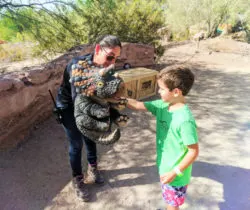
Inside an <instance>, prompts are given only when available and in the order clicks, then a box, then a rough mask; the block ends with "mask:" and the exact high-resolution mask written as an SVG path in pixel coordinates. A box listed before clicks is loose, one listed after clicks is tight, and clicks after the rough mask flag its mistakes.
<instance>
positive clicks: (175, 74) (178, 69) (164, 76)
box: [157, 65, 194, 96]
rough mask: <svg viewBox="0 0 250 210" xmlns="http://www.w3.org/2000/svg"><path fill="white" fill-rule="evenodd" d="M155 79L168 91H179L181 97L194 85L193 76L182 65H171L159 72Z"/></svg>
mask: <svg viewBox="0 0 250 210" xmlns="http://www.w3.org/2000/svg"><path fill="white" fill-rule="evenodd" d="M157 79H158V80H161V81H163V83H164V84H165V85H166V86H167V87H168V89H169V90H170V91H172V90H173V89H175V88H178V89H180V90H181V91H182V95H183V96H185V95H187V94H188V92H189V90H190V89H191V88H192V86H193V84H194V74H193V73H192V71H191V70H190V69H189V68H188V67H187V66H183V65H173V66H169V67H167V68H165V69H163V70H161V71H160V73H159V74H158V75H157Z"/></svg>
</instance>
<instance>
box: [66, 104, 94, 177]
mask: <svg viewBox="0 0 250 210" xmlns="http://www.w3.org/2000/svg"><path fill="white" fill-rule="evenodd" d="M62 122H63V127H64V130H65V132H66V135H67V137H68V140H69V159H70V165H71V168H72V174H73V176H77V175H81V174H82V147H83V142H84V143H85V149H86V153H87V160H88V163H89V164H96V162H97V155H96V143H95V142H93V141H91V140H90V139H88V138H87V137H86V136H83V135H82V133H81V132H80V131H79V130H78V128H77V126H76V123H75V117H74V110H73V108H72V107H69V108H66V109H64V110H62Z"/></svg>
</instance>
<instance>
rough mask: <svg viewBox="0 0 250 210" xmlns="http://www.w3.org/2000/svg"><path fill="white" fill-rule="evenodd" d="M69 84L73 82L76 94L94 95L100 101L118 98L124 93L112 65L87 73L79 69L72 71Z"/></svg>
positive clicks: (120, 80) (121, 83)
mask: <svg viewBox="0 0 250 210" xmlns="http://www.w3.org/2000/svg"><path fill="white" fill-rule="evenodd" d="M71 82H74V85H75V86H76V90H77V92H78V93H83V94H85V95H87V96H92V95H94V96H97V97H99V98H102V99H106V98H113V99H116V98H120V97H121V96H123V94H124V91H125V84H124V81H123V80H122V78H120V77H119V75H118V74H117V73H115V72H114V65H110V66H109V67H107V68H103V69H94V70H93V69H92V70H88V71H86V69H84V70H82V69H80V68H76V69H73V70H72V76H71Z"/></svg>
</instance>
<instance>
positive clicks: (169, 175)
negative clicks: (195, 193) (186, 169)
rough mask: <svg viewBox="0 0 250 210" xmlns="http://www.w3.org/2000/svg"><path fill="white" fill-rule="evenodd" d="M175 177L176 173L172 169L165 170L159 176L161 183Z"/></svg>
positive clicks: (170, 180) (165, 182)
mask: <svg viewBox="0 0 250 210" xmlns="http://www.w3.org/2000/svg"><path fill="white" fill-rule="evenodd" d="M175 177H176V173H175V172H174V171H170V172H167V173H165V174H163V175H161V176H160V180H161V183H163V184H168V183H170V182H172V181H173V180H174V179H175Z"/></svg>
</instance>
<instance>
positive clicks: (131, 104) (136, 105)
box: [127, 98, 147, 111]
mask: <svg viewBox="0 0 250 210" xmlns="http://www.w3.org/2000/svg"><path fill="white" fill-rule="evenodd" d="M127 100H128V102H127V107H128V108H130V109H135V110H141V111H147V109H146V107H145V105H144V103H143V102H141V101H137V100H135V99H132V98H127Z"/></svg>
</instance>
